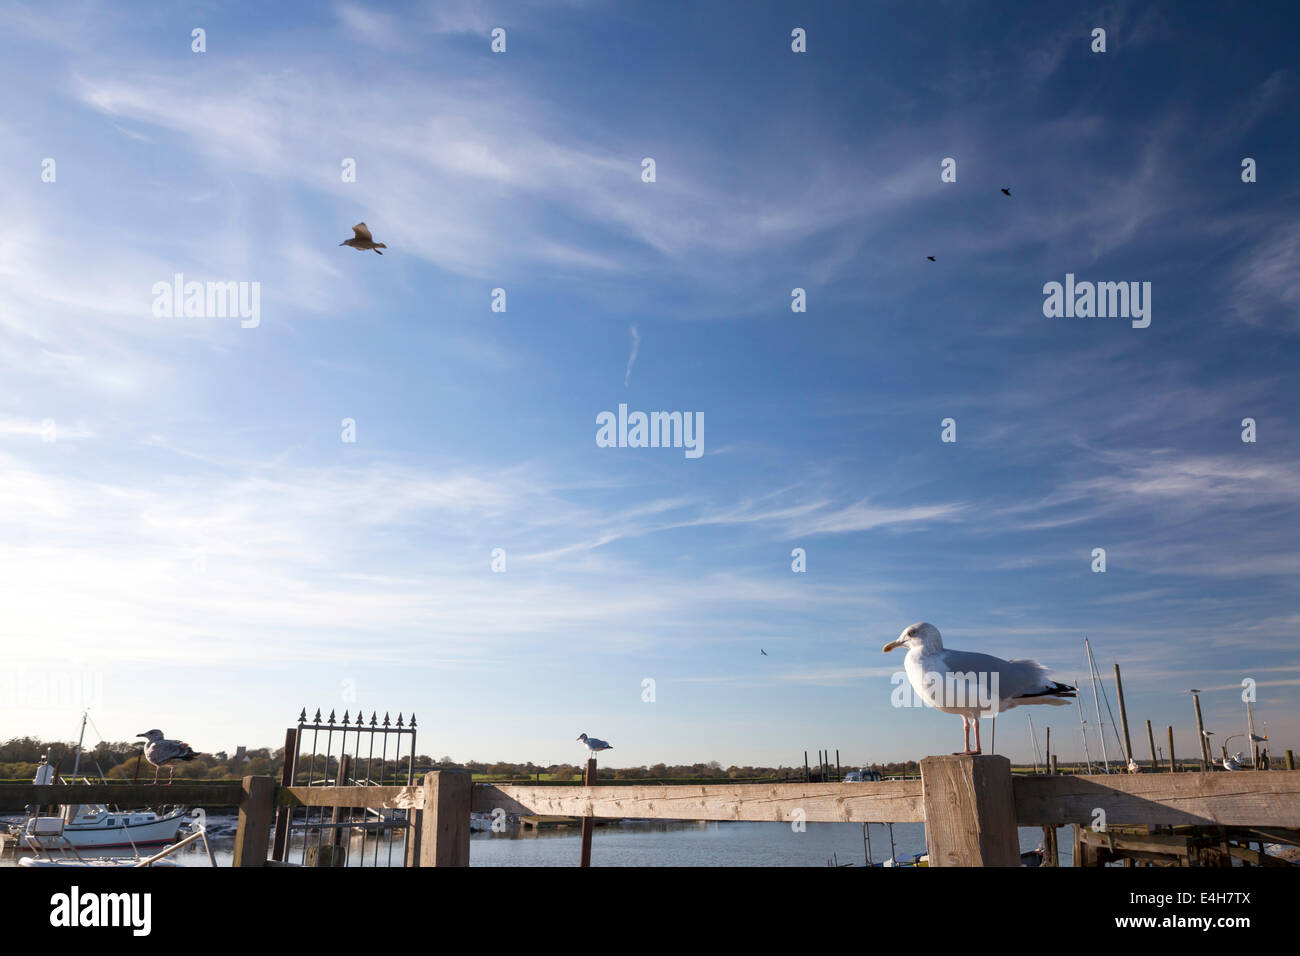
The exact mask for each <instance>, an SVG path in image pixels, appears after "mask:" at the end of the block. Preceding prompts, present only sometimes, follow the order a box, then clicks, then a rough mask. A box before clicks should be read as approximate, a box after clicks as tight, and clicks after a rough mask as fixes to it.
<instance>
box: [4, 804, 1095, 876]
mask: <svg viewBox="0 0 1300 956" xmlns="http://www.w3.org/2000/svg"><path fill="white" fill-rule="evenodd" d="M234 822H235V820H234V817H233V816H232V817H231V818H230V819H229V820H226V819H225V818H223V817H219V816H216V815H213V816H211V817H210V819H209V825H210V829H211V830H212V831H215V832H213V834H212V836H211V842H212V847H213V850H214V852H215V854H216V857H217V864H218V865H219V866H230V865H231V862H232V860H233V857H234V850H233V848H234ZM1069 833H1070V831H1069V830H1068V829H1063V830H1061V831H1059V834H1060V838H1061V841H1060V842H1061V844H1062V845H1061V849H1060V852H1061V865H1062V866H1069V865H1070V862H1071V861H1070V839H1069ZM870 836H871V856H872V859H873V860H874V861H875V862H877V863H879V862H881V861H883V860H885V859H887V858H888V857H889V852H890V846H889V830H888V829H887V828H886V827H885V826H884V825H882V824H872V826H871V828H870ZM1042 838H1043V833H1042V830H1040V829H1038V828H1034V827H1022V828H1021V829H1020V847H1021V850H1032V849H1034V848H1035V847H1037V846H1038V845H1039V843H1040V842H1041V841H1042ZM313 842H314V838H313ZM359 845H360V844H359V840H357V839H354V842H353V849H352V863H353V864H354V865H355V863H356V859H357V856H358V848H359ZM579 845H580V844H579V833H578V828H577V827H569V828H565V829H554V830H531V829H514V830H509V831H506V832H504V833H492V832H488V831H484V832H476V833H473V834H471V836H470V854H469V856H470V865H471V866H577V864H578V855H579ZM894 850H895V853H896V855H897V857H898V858H900V859H907V858H910V857H911V856H913V855H914V854H917V853H924V852H925V830H924V827H923V826H922V825H921V824H919V823H896V824H894ZM101 852H102V851H101ZM123 855H128V856H129V855H130V854H129V853H126V854H123ZM376 856H377V865H379V866H385V865H387V864H388V861H389V860H390V858H391V860H392V862H393V864H395V865H398V864H400V861H401V856H402V852H401V844H400V842H398V843H396V844H395V845H394V849H393V852H392V854H391V857H390V854H389V853H388V849H387V846H386V844H381V845H380V847H379V852H378V854H377V855H376V854H375V852H374V840H373V838H371V839H370V840H369V841H368V843H367V848H366V864H365V865H366V866H372V865H376ZM301 858H302V843H301V839H299V840H295V841H294V843H293V844H292V845H291V847H290V852H289V860H291V861H292V862H299V861H300V860H301ZM591 858H592V865H593V866H749V867H764V866H826V865H827V864H828V863H832V864H833V863H838V864H840V865H843V864H851V865H853V866H862V865H863V864H864V862H865V860H866V846H865V844H864V841H863V837H862V825H861V824H857V823H809V824H807V826H806V829H804V830H803V831H798V832H797V831H795V830H794V829H793V828H792V827H791V826H790V825H789V824H785V823H719V822H668V821H646V822H638V821H630V820H629V821H619V822H617V823H612V824H610V825H608V826H600V827H597V828H596V831H595V833H594V835H593V839H592V854H591ZM173 859H176V860H177V862H179V863H182V864H183V865H185V866H208V865H209V864H208V858H207V855H206V854H205V853H204V851H203V848H202V846H201V845H200V844H199V843H197V842H196V843H194V844H191V845H190V846H188V847H185V848H183V849H182V850H181V851H179V852H178V853H177V854H175V856H174V857H173ZM14 865H16V859H15V855H14V854H12V853H11V852H10V853H6V854H5V856H4V858H3V859H0V866H14Z"/></svg>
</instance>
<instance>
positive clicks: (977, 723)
mask: <svg viewBox="0 0 1300 956" xmlns="http://www.w3.org/2000/svg"><path fill="white" fill-rule="evenodd" d="M972 719H973V720H974V721H975V753H977V754H978V753H980V752H981V751H980V715H979V714H976V715H975V716H974V717H973V718H972Z"/></svg>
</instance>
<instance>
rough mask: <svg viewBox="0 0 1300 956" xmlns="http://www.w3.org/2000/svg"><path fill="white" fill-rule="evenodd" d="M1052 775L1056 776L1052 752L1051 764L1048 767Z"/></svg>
mask: <svg viewBox="0 0 1300 956" xmlns="http://www.w3.org/2000/svg"><path fill="white" fill-rule="evenodd" d="M1048 770H1049V771H1050V773H1051V774H1052V776H1053V777H1055V776H1056V773H1057V770H1056V754H1052V765H1051V766H1050V767H1049V768H1048Z"/></svg>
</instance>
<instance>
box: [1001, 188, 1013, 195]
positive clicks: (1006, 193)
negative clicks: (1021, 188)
mask: <svg viewBox="0 0 1300 956" xmlns="http://www.w3.org/2000/svg"><path fill="white" fill-rule="evenodd" d="M1002 195H1004V196H1010V195H1011V190H1010V189H1004V190H1002Z"/></svg>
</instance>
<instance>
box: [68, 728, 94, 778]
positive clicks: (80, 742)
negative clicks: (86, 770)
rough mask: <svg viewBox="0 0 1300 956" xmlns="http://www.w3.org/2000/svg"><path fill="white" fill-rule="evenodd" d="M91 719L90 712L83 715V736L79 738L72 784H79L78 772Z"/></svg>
mask: <svg viewBox="0 0 1300 956" xmlns="http://www.w3.org/2000/svg"><path fill="white" fill-rule="evenodd" d="M89 719H90V711H86V712H84V713H83V714H82V715H81V736H80V737H78V738H77V757H76V760H74V761H73V763H72V782H73V783H76V782H77V770H78V768H80V767H81V745H82V743H84V742H85V740H86V721H87V720H89Z"/></svg>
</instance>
